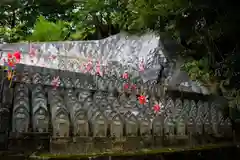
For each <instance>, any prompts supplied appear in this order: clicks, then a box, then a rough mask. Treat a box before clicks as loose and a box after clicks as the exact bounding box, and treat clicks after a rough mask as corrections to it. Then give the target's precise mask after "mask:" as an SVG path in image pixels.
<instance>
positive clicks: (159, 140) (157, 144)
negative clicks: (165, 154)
mask: <svg viewBox="0 0 240 160" xmlns="http://www.w3.org/2000/svg"><path fill="white" fill-rule="evenodd" d="M153 147H154V148H161V147H163V136H154V137H153Z"/></svg>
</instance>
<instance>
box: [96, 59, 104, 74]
mask: <svg viewBox="0 0 240 160" xmlns="http://www.w3.org/2000/svg"><path fill="white" fill-rule="evenodd" d="M96 75H98V76H103V73H102V72H101V65H100V62H99V61H98V62H97V64H96Z"/></svg>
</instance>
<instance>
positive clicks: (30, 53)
mask: <svg viewBox="0 0 240 160" xmlns="http://www.w3.org/2000/svg"><path fill="white" fill-rule="evenodd" d="M35 55H36V50H35V49H34V48H33V47H31V48H30V51H29V56H30V57H31V58H32V57H35Z"/></svg>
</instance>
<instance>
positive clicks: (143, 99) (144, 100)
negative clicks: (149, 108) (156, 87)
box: [138, 95, 147, 104]
mask: <svg viewBox="0 0 240 160" xmlns="http://www.w3.org/2000/svg"><path fill="white" fill-rule="evenodd" d="M138 100H139V103H140V104H145V103H146V101H147V100H146V97H145V96H143V95H141V96H139V97H138Z"/></svg>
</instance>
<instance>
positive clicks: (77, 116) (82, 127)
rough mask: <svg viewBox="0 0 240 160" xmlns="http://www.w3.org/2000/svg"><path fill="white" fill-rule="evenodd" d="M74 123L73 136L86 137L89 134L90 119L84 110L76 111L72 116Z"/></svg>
mask: <svg viewBox="0 0 240 160" xmlns="http://www.w3.org/2000/svg"><path fill="white" fill-rule="evenodd" d="M71 115H72V117H71V119H72V122H73V135H74V136H80V137H86V136H88V132H89V125H88V117H87V113H86V111H85V110H84V109H79V110H75V113H72V114H71Z"/></svg>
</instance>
